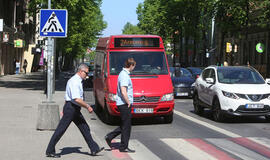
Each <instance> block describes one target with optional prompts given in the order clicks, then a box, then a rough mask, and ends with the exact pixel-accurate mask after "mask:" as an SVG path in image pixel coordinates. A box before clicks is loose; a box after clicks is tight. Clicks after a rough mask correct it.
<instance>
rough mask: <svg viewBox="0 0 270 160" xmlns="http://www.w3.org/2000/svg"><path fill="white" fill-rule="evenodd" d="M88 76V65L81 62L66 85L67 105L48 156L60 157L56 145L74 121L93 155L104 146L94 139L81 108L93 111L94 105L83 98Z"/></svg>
mask: <svg viewBox="0 0 270 160" xmlns="http://www.w3.org/2000/svg"><path fill="white" fill-rule="evenodd" d="M87 76H88V66H87V65H85V64H81V65H80V66H79V67H78V70H77V73H76V74H75V75H74V76H73V77H71V78H70V79H69V80H68V82H67V85H66V94H65V101H66V102H65V105H64V109H63V117H62V119H61V120H60V122H59V124H58V126H57V128H56V130H55V132H54V134H53V136H52V137H51V140H50V142H49V145H48V147H47V150H46V156H47V157H53V158H59V157H60V155H59V154H56V153H55V145H56V144H57V142H58V141H59V140H60V138H61V137H62V135H63V134H64V133H65V131H66V129H67V128H68V126H69V125H70V123H71V122H72V121H73V122H74V123H75V124H76V126H77V127H78V128H79V130H80V131H81V133H82V135H83V137H84V139H85V141H86V143H87V144H88V147H89V148H90V150H91V155H93V156H95V155H97V153H99V152H100V151H102V150H103V149H104V147H102V148H100V147H99V146H98V144H97V143H96V142H95V141H94V140H93V138H92V136H91V133H90V128H89V126H88V124H87V123H86V121H85V119H84V117H83V115H82V113H81V111H80V110H81V108H82V107H83V108H86V109H87V110H88V111H89V113H91V112H93V109H92V107H91V106H90V105H89V104H87V103H86V102H85V101H84V100H83V87H82V80H83V79H85V78H86V77H87Z"/></svg>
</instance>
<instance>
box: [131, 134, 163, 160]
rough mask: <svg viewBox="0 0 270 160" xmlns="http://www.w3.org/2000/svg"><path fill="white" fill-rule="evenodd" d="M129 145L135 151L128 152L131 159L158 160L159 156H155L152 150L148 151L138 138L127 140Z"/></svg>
mask: <svg viewBox="0 0 270 160" xmlns="http://www.w3.org/2000/svg"><path fill="white" fill-rule="evenodd" d="M129 146H131V147H132V149H135V150H136V152H135V153H129V154H128V155H129V156H130V157H131V158H132V159H138V160H144V159H145V160H150V159H151V160H160V158H159V157H158V156H156V155H155V154H154V153H153V152H152V151H150V150H149V149H148V148H147V147H146V146H145V145H144V144H142V143H141V142H139V141H138V140H135V139H131V140H130V141H129Z"/></svg>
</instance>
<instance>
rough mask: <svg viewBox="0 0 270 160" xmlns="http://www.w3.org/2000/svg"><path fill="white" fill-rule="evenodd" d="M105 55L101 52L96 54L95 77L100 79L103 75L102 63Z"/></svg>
mask: <svg viewBox="0 0 270 160" xmlns="http://www.w3.org/2000/svg"><path fill="white" fill-rule="evenodd" d="M102 57H103V54H102V53H101V52H97V54H96V60H95V61H96V65H95V76H96V77H100V74H101V63H102V60H103V59H102Z"/></svg>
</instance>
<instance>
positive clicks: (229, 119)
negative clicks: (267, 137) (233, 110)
mask: <svg viewBox="0 0 270 160" xmlns="http://www.w3.org/2000/svg"><path fill="white" fill-rule="evenodd" d="M190 112H191V113H193V114H195V113H194V111H193V110H191V111H190ZM201 117H203V118H206V119H210V120H212V121H214V119H213V115H212V111H211V110H208V109H205V110H204V112H203V114H202V115H201ZM219 123H231V124H237V123H269V122H268V121H267V120H266V119H265V118H264V117H263V116H251V117H232V116H227V118H226V120H225V122H219Z"/></svg>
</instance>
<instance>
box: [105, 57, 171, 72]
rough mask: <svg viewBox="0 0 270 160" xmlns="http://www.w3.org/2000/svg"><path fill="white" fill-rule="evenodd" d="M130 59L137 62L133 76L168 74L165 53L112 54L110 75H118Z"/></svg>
mask: <svg viewBox="0 0 270 160" xmlns="http://www.w3.org/2000/svg"><path fill="white" fill-rule="evenodd" d="M130 57H132V58H134V60H135V61H136V67H135V69H134V70H133V71H132V72H131V75H159V74H163V75H166V74H168V69H167V63H166V60H165V55H164V52H110V57H109V59H110V74H111V75H118V74H119V73H120V72H121V71H122V68H123V67H124V63H125V60H126V59H127V58H130Z"/></svg>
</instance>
